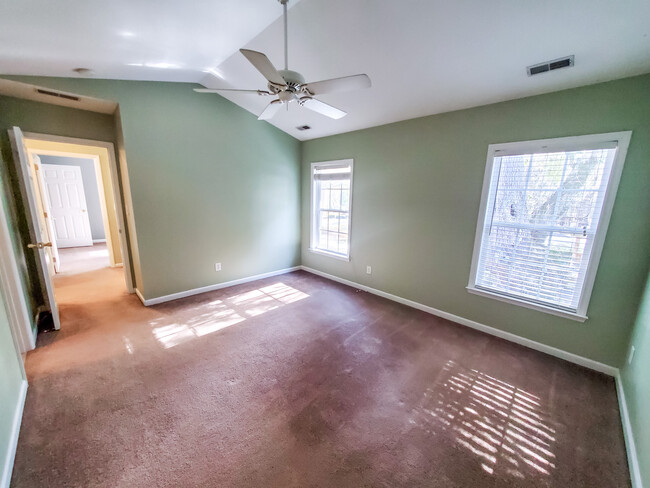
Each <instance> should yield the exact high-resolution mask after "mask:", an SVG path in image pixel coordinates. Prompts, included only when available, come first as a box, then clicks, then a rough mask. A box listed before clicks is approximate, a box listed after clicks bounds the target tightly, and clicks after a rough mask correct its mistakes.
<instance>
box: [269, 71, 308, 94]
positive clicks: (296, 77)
mask: <svg viewBox="0 0 650 488" xmlns="http://www.w3.org/2000/svg"><path fill="white" fill-rule="evenodd" d="M278 73H280V76H282V78H283V79H284V81H285V82H286V84H287V88H286V89H287V90H289V91H291V92H297V91H300V87H301V86H302V85H304V84H305V78H304V77H303V76H302V75H301V74H300V73H298V72H297V71H291V70H290V69H279V70H278ZM269 88H271V85H269Z"/></svg>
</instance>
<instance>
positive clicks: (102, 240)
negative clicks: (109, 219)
mask: <svg viewBox="0 0 650 488" xmlns="http://www.w3.org/2000/svg"><path fill="white" fill-rule="evenodd" d="M100 242H106V239H93V244H99V243H100Z"/></svg>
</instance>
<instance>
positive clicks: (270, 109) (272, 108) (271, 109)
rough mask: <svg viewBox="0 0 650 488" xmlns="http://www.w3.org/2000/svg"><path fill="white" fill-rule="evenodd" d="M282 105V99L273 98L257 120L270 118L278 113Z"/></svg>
mask: <svg viewBox="0 0 650 488" xmlns="http://www.w3.org/2000/svg"><path fill="white" fill-rule="evenodd" d="M280 107H282V102H280V100H273V101H272V102H271V103H269V104H268V105H267V106H266V108H265V109H264V111H263V112H262V113H261V114H260V116H259V117H258V118H257V120H269V119H270V118H272V117H273V116H274V115H275V114H276V113H278V110H280Z"/></svg>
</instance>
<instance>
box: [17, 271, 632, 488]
mask: <svg viewBox="0 0 650 488" xmlns="http://www.w3.org/2000/svg"><path fill="white" fill-rule="evenodd" d="M57 286H58V288H57V294H58V297H59V305H60V310H61V320H62V328H61V331H59V332H51V333H47V334H44V335H41V336H40V337H39V340H38V347H37V349H36V350H34V351H32V352H30V353H29V354H28V356H27V364H26V367H27V373H28V377H29V385H30V386H29V390H28V396H27V402H26V407H25V414H24V420H23V424H22V429H21V433H20V439H19V445H18V451H17V455H16V463H15V468H14V472H13V477H12V485H11V486H12V487H16V488H23V487H30V488H31V487H57V488H58V487H64V486H65V487H111V488H114V487H128V488H133V487H153V486H155V487H179V486H188V487H189V486H196V487H235V486H236V487H262V486H264V487H267V486H268V487H271V486H278V487H283V488H285V487H304V486H319V487H330V486H331V487H337V488H338V487H355V488H357V487H360V486H390V487H398V486H409V487H425V486H426V487H431V486H441V487H443V486H444V487H462V486H465V487H477V486H481V487H493V486H517V487H527V486H544V487H563V488H564V487H567V486H573V487H579V486H585V487H586V486H590V487H591V486H599V487H612V488H613V487H621V486H628V479H629V477H628V471H627V464H626V458H625V450H624V445H623V438H622V432H621V426H620V418H619V412H618V406H617V400H616V393H615V388H614V382H613V380H612V379H611V378H608V377H605V376H603V375H600V374H597V373H594V372H591V371H588V370H585V369H583V368H580V367H577V366H575V365H572V364H569V363H566V362H564V361H561V360H558V359H556V358H553V357H550V356H547V355H544V354H541V353H538V352H535V351H532V350H529V349H526V348H523V347H520V346H518V345H515V344H512V343H507V342H505V341H501V340H499V339H496V338H494V337H491V336H487V335H484V334H482V333H479V332H476V331H473V330H471V329H467V328H464V327H461V326H458V325H455V324H452V323H450V322H447V321H445V320H442V319H440V318H437V317H434V316H432V315H428V314H425V313H423V312H420V311H417V310H414V309H411V308H408V307H405V306H402V305H399V304H396V303H394V302H390V301H387V300H384V299H382V298H379V297H376V296H374V295H370V294H367V293H364V292H359V291H358V290H354V289H353V288H349V287H346V286H343V285H339V284H337V283H333V282H331V281H328V280H324V279H321V278H319V277H315V276H313V275H311V274H308V273H305V272H294V273H291V274H287V275H281V276H277V277H273V278H267V279H264V280H260V281H257V282H252V283H248V284H244V285H239V286H236V287H232V288H227V289H223V290H219V291H215V292H211V293H206V294H202V295H197V296H194V297H190V298H186V299H183V300H177V301H174V302H169V303H165V304H161V305H158V306H155V307H149V308H145V307H143V306H142V305H141V303H140V302H139V301H138V299H137V298H136V297H135V295H128V294H127V293H126V292H125V291H124V278H123V274H122V270H121V269H119V268H103V269H99V270H94V271H90V272H85V273H80V274H75V275H69V276H59V277H57ZM435 483H438V484H435Z"/></svg>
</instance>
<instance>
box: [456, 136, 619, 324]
mask: <svg viewBox="0 0 650 488" xmlns="http://www.w3.org/2000/svg"><path fill="white" fill-rule="evenodd" d="M631 136H632V131H623V132H609V133H603V134H589V135H582V136H572V137H559V138H553V139H538V140H532V141H521V142H507V143H499V144H490V145H489V146H488V151H487V161H486V165H485V175H484V177H483V187H482V193H481V204H480V207H479V213H478V220H477V224H476V235H475V238H474V251H473V253H472V264H471V269H470V275H469V283H468V285H467V291H468V292H470V293H473V294H475V295H480V296H483V297H487V298H492V299H496V300H499V301H502V302H506V303H510V304H514V305H519V306H522V307H526V308H530V309H533V310H538V311H541V312H545V313H549V314H552V315H557V316H560V317H564V318H568V319H572V320H576V321H578V322H584V321H585V320H587V318H588V317H587V309H588V308H589V301H590V299H591V293H592V291H593V286H594V282H595V279H596V273H597V271H598V265H599V264H600V257H601V254H602V250H603V245H604V243H605V237H606V235H607V228H608V227H609V222H610V218H611V215H612V210H613V208H614V201H615V199H616V192H617V191H618V185H619V183H620V180H621V173H622V171H623V165H624V163H625V157H626V155H627V150H628V147H629V145H630V139H631ZM612 142H616V143H617V149H616V153H615V155H614V160H613V162H612V169H611V173H610V177H609V181H608V182H607V187H606V190H605V196H604V200H603V207H602V210H601V215H600V220H599V224H598V228H597V229H596V232H595V234H594V240H593V244H592V249H591V255H590V257H589V261H588V263H587V270H586V273H585V279H584V282H583V285H582V290H580V299H579V301H578V307H577V309H576V312H573V311H567V310H566V309H563V308H559V307H558V308H556V307H553V306H551V305H544V304H540V303H536V302H533V301H529V300H526V299H525V298H518V297H516V296H511V295H506V294H501V293H498V292H493V291H490V290H485V289H482V288H477V286H476V276H477V273H478V263H479V256H480V252H481V243H482V240H483V232H484V229H485V217H486V214H487V204H488V198H489V195H490V184H491V181H492V170H493V168H494V159H495V155H496V157H500V156H505V155H513V154H530V153H548V152H559V151H576V150H580V149H588V148H595V147H598V146H599V145H605V144H607V143H612ZM497 151H498V152H499V153H500V154H498V155H497V154H496V153H497Z"/></svg>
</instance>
